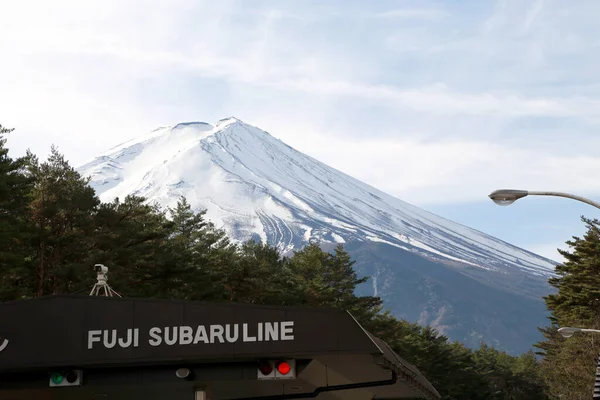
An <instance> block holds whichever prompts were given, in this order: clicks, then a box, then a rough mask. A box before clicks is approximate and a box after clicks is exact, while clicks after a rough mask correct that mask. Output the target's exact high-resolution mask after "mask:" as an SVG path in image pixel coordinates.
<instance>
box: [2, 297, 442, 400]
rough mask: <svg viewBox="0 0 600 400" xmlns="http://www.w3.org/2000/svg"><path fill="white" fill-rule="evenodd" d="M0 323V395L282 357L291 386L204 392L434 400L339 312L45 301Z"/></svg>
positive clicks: (22, 304)
mask: <svg viewBox="0 0 600 400" xmlns="http://www.w3.org/2000/svg"><path fill="white" fill-rule="evenodd" d="M0 321H1V323H0V349H2V350H0V387H2V386H3V385H2V384H1V382H2V379H3V376H8V375H11V376H12V375H14V374H21V375H23V374H25V375H26V374H35V373H39V372H40V371H50V370H53V369H56V368H62V367H68V368H79V369H82V370H84V371H90V372H89V374H92V375H93V373H94V372H93V371H95V370H103V371H104V370H107V369H109V370H110V369H111V368H112V369H115V370H120V371H124V370H127V369H128V368H129V369H133V368H149V367H153V366H170V365H177V366H181V365H189V366H192V367H194V368H199V371H200V370H201V369H202V368H206V366H207V365H230V366H240V365H251V364H252V363H255V362H256V361H257V360H260V359H277V358H286V359H296V360H300V361H301V362H300V364H299V365H303V367H302V370H299V371H298V373H297V378H296V379H295V380H294V382H284V383H282V382H264V381H258V380H257V379H256V377H250V379H244V382H243V385H242V384H241V383H240V384H236V385H231V382H230V381H228V380H227V379H220V378H219V377H218V376H213V377H212V378H210V380H209V379H208V378H206V379H205V380H206V382H205V384H208V385H209V386H210V387H211V390H212V391H213V393H214V397H213V398H219V399H241V398H275V397H271V396H278V398H282V399H283V398H286V395H287V397H289V395H293V394H294V393H295V394H296V397H298V394H299V392H300V393H311V394H312V396H318V398H319V399H328V398H329V399H334V398H335V399H350V398H357V399H359V398H363V397H364V398H369V399H372V398H382V399H383V398H385V399H392V398H427V399H439V398H440V395H439V393H438V392H437V391H436V390H435V388H433V386H432V385H431V384H430V383H429V382H428V381H427V379H425V377H424V376H423V375H422V374H421V373H420V372H419V371H418V369H417V368H415V367H414V366H413V365H411V364H409V363H408V362H406V361H405V360H403V359H402V358H401V357H400V356H399V355H398V354H396V353H395V352H394V351H393V350H392V349H391V348H390V347H389V346H388V345H387V344H386V343H385V342H383V341H382V340H380V339H379V338H377V337H375V336H373V335H372V334H370V333H368V332H367V331H365V329H364V328H363V327H362V326H361V325H360V324H359V323H358V322H357V321H356V320H355V319H354V318H353V317H352V315H350V314H349V313H348V312H344V311H341V310H338V309H322V308H300V307H273V306H256V305H246V304H235V303H206V302H191V301H175V300H156V299H137V298H135V299H127V298H106V297H89V296H49V297H43V298H37V299H31V300H21V301H14V302H8V303H2V304H0ZM232 368H233V367H232ZM236 368H237V367H236ZM199 376H202V373H200V374H199ZM199 379H204V378H199ZM92 381H93V379H92ZM209 381H210V382H209ZM374 382H375V383H374ZM236 388H237V389H236ZM240 388H243V395H242V394H241V393H242V392H240ZM349 389H352V390H349ZM0 390H1V389H0ZM282 390H283V392H282ZM282 393H283V394H282ZM352 393H354V394H353V395H352V396H350V395H351V394H352ZM359 393H362V395H360V396H359ZM342 394H343V395H342ZM265 396H266V397H265ZM340 396H341V397H340ZM348 396H350V397H348ZM357 396H358V397H357ZM0 397H2V396H0Z"/></svg>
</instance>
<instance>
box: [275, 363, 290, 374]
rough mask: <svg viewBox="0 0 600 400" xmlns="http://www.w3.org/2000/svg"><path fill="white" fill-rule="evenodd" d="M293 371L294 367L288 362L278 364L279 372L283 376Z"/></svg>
mask: <svg viewBox="0 0 600 400" xmlns="http://www.w3.org/2000/svg"><path fill="white" fill-rule="evenodd" d="M291 370H292V367H291V366H290V364H288V363H287V362H286V361H280V362H278V363H277V371H278V372H279V373H280V374H281V375H287V374H289V373H290V371H291Z"/></svg>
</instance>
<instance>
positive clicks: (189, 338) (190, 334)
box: [179, 326, 194, 344]
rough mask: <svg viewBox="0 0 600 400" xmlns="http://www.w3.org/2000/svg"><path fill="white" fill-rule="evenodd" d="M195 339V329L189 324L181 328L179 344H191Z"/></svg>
mask: <svg viewBox="0 0 600 400" xmlns="http://www.w3.org/2000/svg"><path fill="white" fill-rule="evenodd" d="M193 341H194V330H193V329H192V328H190V327H189V326H182V327H181V328H179V344H191V343H192V342H193Z"/></svg>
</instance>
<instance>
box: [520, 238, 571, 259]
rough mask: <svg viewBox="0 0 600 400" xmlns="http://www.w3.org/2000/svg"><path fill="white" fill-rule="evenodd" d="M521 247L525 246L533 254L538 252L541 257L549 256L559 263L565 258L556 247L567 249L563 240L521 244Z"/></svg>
mask: <svg viewBox="0 0 600 400" xmlns="http://www.w3.org/2000/svg"><path fill="white" fill-rule="evenodd" d="M523 248H525V249H527V250H529V251H531V252H533V253H535V254H539V255H540V256H542V257H546V258H549V259H551V260H554V261H556V262H559V263H563V262H566V261H567V259H566V258H564V257H563V256H562V254H560V253H559V252H558V250H557V249H561V250H567V251H568V250H569V248H568V246H567V245H566V244H565V243H564V242H562V243H541V244H531V245H525V246H523Z"/></svg>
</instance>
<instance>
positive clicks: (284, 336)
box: [281, 321, 294, 340]
mask: <svg viewBox="0 0 600 400" xmlns="http://www.w3.org/2000/svg"><path fill="white" fill-rule="evenodd" d="M281 340H294V321H285V322H282V323H281Z"/></svg>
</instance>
